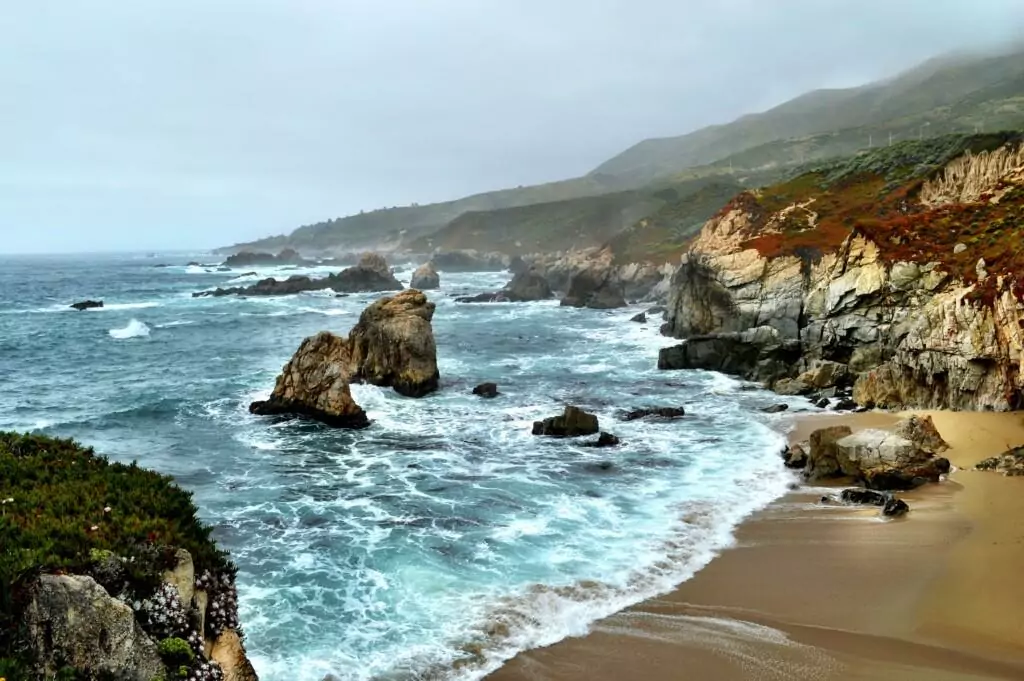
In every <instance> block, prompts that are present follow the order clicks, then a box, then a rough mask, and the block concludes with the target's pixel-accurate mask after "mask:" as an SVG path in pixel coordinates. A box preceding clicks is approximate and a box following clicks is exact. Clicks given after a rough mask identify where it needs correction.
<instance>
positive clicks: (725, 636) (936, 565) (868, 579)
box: [487, 411, 1024, 681]
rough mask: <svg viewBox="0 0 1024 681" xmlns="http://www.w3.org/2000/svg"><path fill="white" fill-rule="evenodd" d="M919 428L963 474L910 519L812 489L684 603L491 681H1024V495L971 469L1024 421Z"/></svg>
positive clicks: (775, 515)
mask: <svg viewBox="0 0 1024 681" xmlns="http://www.w3.org/2000/svg"><path fill="white" fill-rule="evenodd" d="M907 413H908V414H909V413H918V414H929V415H931V416H932V417H933V419H934V421H935V425H936V427H937V428H938V430H939V432H940V433H941V434H942V436H943V437H944V438H945V439H946V440H947V441H948V442H949V444H950V445H951V447H952V448H951V449H950V451H949V452H947V453H946V456H947V457H948V458H949V459H950V461H951V462H952V463H953V465H954V466H955V470H954V471H953V472H952V473H951V474H950V476H949V478H948V479H947V480H945V481H944V482H942V483H940V484H938V485H925V486H924V487H922V488H918V489H917V490H913V491H911V492H906V493H903V494H899V495H898V496H900V497H902V498H904V499H905V500H906V501H907V503H909V504H910V507H911V512H910V514H909V515H908V516H907V517H906V518H901V519H895V520H885V521H883V520H881V519H880V518H879V516H878V514H877V509H874V508H868V509H865V508H858V507H847V506H827V505H821V504H818V503H817V501H818V499H819V498H820V497H821V495H822V493H823V491H827V490H825V488H823V487H810V486H802V487H801V488H800V489H798V490H795V491H792V492H790V493H787V494H786V495H784V496H783V497H782V498H780V499H778V500H776V501H774V502H772V503H771V504H769V506H768V507H767V508H765V509H763V510H762V511H759V512H758V513H755V514H754V515H753V516H751V517H750V518H748V519H746V520H745V521H744V522H743V523H742V524H741V525H740V526H739V527H738V528H737V530H736V534H735V543H734V546H733V547H732V548H729V549H726V550H724V551H723V552H722V553H720V554H719V555H718V556H717V557H716V558H715V559H714V560H712V561H711V563H710V564H709V565H708V566H706V567H705V568H704V569H703V570H701V571H700V572H698V573H697V574H696V575H695V576H694V577H693V578H691V579H690V580H688V581H687V582H684V583H683V584H681V585H679V586H678V587H676V588H675V589H674V590H673V591H672V592H671V593H668V594H666V595H664V596H661V597H659V598H654V599H649V600H647V601H643V602H641V603H639V604H637V605H635V606H632V607H630V608H627V609H625V610H623V611H621V612H619V613H617V614H615V615H612V616H610V617H608V618H605V619H603V620H600V621H598V622H596V623H594V624H593V625H592V626H591V628H590V631H589V633H588V634H586V635H585V636H582V637H577V638H569V639H564V640H562V641H560V642H558V643H556V644H554V645H552V646H549V647H547V648H541V649H535V650H531V651H526V652H524V653H521V654H519V655H517V656H516V657H515V658H513V659H512V660H509V661H508V662H507V663H506V664H505V665H504V666H503V667H502V668H500V669H499V670H497V671H495V672H493V673H492V674H490V675H489V676H488V677H487V678H488V679H489V680H491V681H574V680H576V679H580V680H581V681H582V680H583V679H588V680H589V679H595V680H598V681H600V680H602V679H608V681H612V680H615V679H631V678H638V679H639V678H645V679H659V678H664V679H676V678H679V674H680V670H686V676H687V677H689V678H700V679H722V680H733V679H736V680H739V679H766V680H767V679H772V680H774V679H780V680H783V679H787V680H788V679H801V680H802V679H807V680H808V681H810V680H814V681H818V680H821V681H829V680H831V679H837V680H838V679H844V680H845V679H864V680H865V681H867V680H869V679H871V680H875V679H883V680H885V679H892V680H894V681H895V680H897V679H899V680H901V681H902V680H904V679H910V680H916V679H922V680H924V679H929V680H932V679H937V680H940V681H944V680H947V679H948V680H950V681H959V680H961V679H963V680H965V681H966V680H967V679H1021V678H1024V584H1022V583H1021V582H1020V578H1019V572H1020V569H1021V566H1022V565H1024V522H1021V520H1022V519H1024V480H1020V479H1015V478H1006V477H1003V476H1002V475H999V474H997V473H990V472H977V471H973V470H971V468H972V467H973V465H974V464H975V463H976V462H977V461H979V460H981V459H983V458H985V457H987V456H991V455H994V454H998V453H1000V452H1002V451H1004V450H1005V449H1006V448H1007V447H1008V446H1009V445H1014V444H1019V443H1021V442H1024V414H1021V413H1019V412H1004V413H994V412H935V411H928V412H925V411H915V412H907ZM902 415H903V414H896V413H883V412H869V413H863V414H808V415H794V417H792V418H791V419H789V420H788V422H787V423H788V424H789V425H790V430H789V432H788V433H787V435H788V437H789V439H790V440H791V441H792V442H798V441H800V440H804V439H806V438H807V436H808V435H809V434H810V432H811V431H812V430H815V429H817V428H821V427H825V426H828V425H838V424H845V425H849V426H850V427H851V428H852V429H853V430H855V431H856V430H860V429H863V428H870V427H881V428H885V427H889V426H891V425H892V424H894V423H895V422H896V421H897V420H898V419H899V417H900V416H902ZM780 465H781V463H780ZM835 489H839V488H838V487H837V488H835Z"/></svg>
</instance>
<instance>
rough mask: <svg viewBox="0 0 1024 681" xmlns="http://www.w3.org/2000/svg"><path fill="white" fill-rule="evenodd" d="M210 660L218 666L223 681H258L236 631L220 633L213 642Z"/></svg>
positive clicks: (229, 630) (228, 630) (227, 630)
mask: <svg viewBox="0 0 1024 681" xmlns="http://www.w3.org/2000/svg"><path fill="white" fill-rule="evenodd" d="M210 659H211V660H213V661H214V662H216V663H217V664H218V665H219V666H220V670H221V673H222V674H223V681H259V679H258V677H257V676H256V670H255V669H253V667H252V663H251V662H249V658H248V657H247V656H246V654H245V647H244V646H243V645H242V639H241V638H239V636H238V632H236V631H233V630H231V629H225V630H224V631H223V632H221V635H220V636H218V637H217V639H216V640H215V641H214V642H213V647H212V649H211V650H210Z"/></svg>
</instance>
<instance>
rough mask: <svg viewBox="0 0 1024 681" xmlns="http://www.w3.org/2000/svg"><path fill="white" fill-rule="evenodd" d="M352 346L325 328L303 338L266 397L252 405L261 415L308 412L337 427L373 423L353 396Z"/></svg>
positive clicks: (360, 426) (289, 414) (250, 407)
mask: <svg viewBox="0 0 1024 681" xmlns="http://www.w3.org/2000/svg"><path fill="white" fill-rule="evenodd" d="M353 373H354V371H353V362H352V348H351V346H350V344H349V341H348V339H347V338H342V337H340V336H335V335H334V334H332V333H329V332H327V331H322V332H320V333H318V334H317V335H315V336H310V337H309V338H307V339H305V340H304V341H302V344H301V345H300V346H299V349H298V351H296V353H295V355H294V356H293V357H292V358H291V360H289V361H288V363H287V364H286V365H285V366H284V369H282V370H281V374H280V376H278V377H277V383H276V384H275V385H274V391H273V393H272V394H271V396H270V398H269V399H267V400H260V401H257V402H253V403H252V404H250V405H249V411H250V412H251V413H253V414H256V415H258V416H275V415H284V416H305V417H308V418H311V419H314V420H317V421H321V422H323V423H326V424H327V425H329V426H332V427H335V428H365V427H366V426H368V425H370V421H369V419H368V418H367V417H366V412H364V411H363V408H362V407H360V406H359V405H358V404H356V401H355V400H354V399H353V398H352V392H351V390H350V388H349V384H350V382H351V380H352V374H353Z"/></svg>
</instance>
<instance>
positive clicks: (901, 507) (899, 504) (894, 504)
mask: <svg viewBox="0 0 1024 681" xmlns="http://www.w3.org/2000/svg"><path fill="white" fill-rule="evenodd" d="M909 510H910V506H907V502H905V501H903V500H902V499H897V498H896V497H889V499H888V500H887V501H886V502H885V506H883V507H882V515H884V516H887V517H889V518H894V517H897V516H901V515H905V514H906V513H907V512H908V511H909Z"/></svg>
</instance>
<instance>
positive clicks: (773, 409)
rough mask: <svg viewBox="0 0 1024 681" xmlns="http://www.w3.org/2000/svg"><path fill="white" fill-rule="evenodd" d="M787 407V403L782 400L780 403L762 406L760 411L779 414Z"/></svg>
mask: <svg viewBox="0 0 1024 681" xmlns="http://www.w3.org/2000/svg"><path fill="white" fill-rule="evenodd" d="M787 409H789V405H788V404H786V403H784V402H783V403H780V404H773V405H771V406H769V407H763V408H762V409H761V411H762V412H764V413H765V414H780V413H782V412H784V411H786V410H787Z"/></svg>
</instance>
